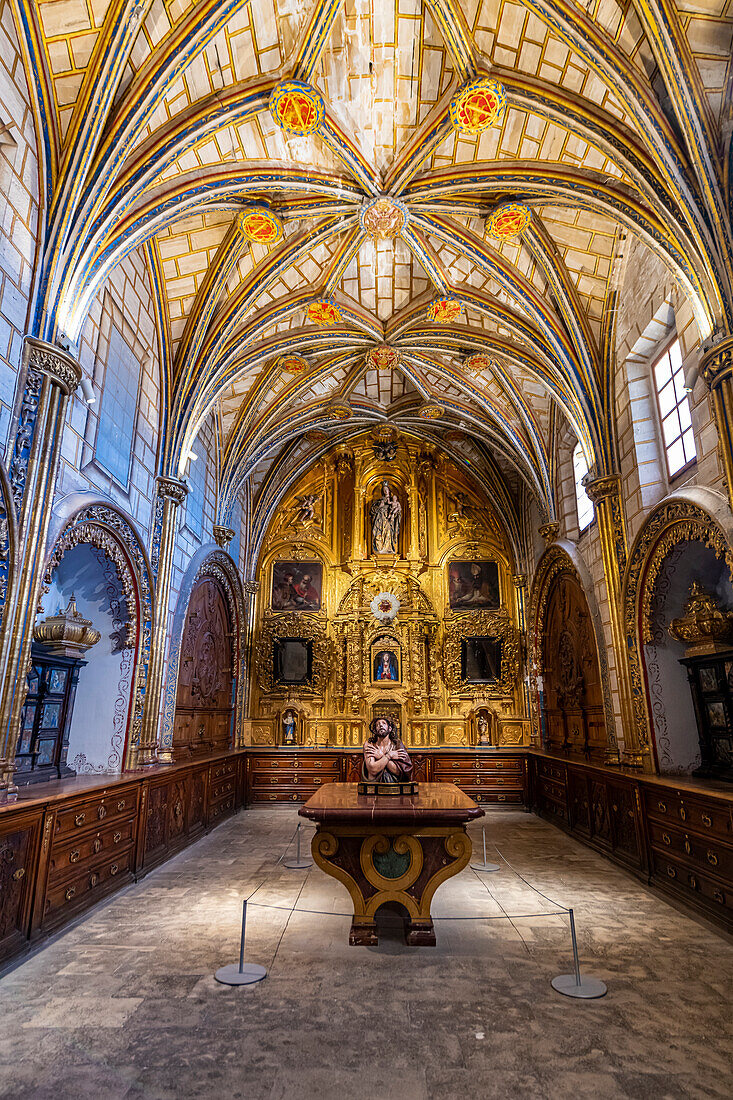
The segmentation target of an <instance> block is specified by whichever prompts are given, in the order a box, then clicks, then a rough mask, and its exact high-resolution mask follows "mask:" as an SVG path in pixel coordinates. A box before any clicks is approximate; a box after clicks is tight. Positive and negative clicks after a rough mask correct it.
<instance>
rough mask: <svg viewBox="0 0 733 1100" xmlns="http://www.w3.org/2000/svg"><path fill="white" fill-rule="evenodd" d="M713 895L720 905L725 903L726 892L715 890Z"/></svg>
mask: <svg viewBox="0 0 733 1100" xmlns="http://www.w3.org/2000/svg"><path fill="white" fill-rule="evenodd" d="M713 897H714V898H715V900H716V901H717V902H718V903H719V904H720V905H725V894H724V893H723V891H722V890H713Z"/></svg>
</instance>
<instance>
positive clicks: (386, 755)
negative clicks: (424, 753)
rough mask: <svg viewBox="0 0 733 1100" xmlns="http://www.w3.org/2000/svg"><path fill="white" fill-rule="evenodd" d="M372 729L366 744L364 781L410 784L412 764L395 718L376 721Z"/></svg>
mask: <svg viewBox="0 0 733 1100" xmlns="http://www.w3.org/2000/svg"><path fill="white" fill-rule="evenodd" d="M369 730H370V732H371V737H369V738H368V739H367V740H366V741H365V742H364V764H363V767H362V770H361V777H362V779H363V780H365V781H366V782H371V783H375V782H376V783H406V782H407V781H408V780H409V779H410V777H411V776H412V761H411V760H410V757H409V756H408V754H407V749H406V748H405V746H404V745H403V744H402V742H401V741H400V739H399V737H398V736H397V727H396V726H395V724H394V722H393V721H392V719H391V718H375V719H374V721H373V722H370V724H369Z"/></svg>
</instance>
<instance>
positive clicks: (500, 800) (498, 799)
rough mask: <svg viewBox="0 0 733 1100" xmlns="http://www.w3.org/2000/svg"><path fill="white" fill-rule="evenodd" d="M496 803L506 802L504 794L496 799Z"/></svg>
mask: <svg viewBox="0 0 733 1100" xmlns="http://www.w3.org/2000/svg"><path fill="white" fill-rule="evenodd" d="M497 802H506V795H505V794H500V795H499V797H498V798H497Z"/></svg>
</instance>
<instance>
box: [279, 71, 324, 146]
mask: <svg viewBox="0 0 733 1100" xmlns="http://www.w3.org/2000/svg"><path fill="white" fill-rule="evenodd" d="M269 108H270V111H271V113H272V117H273V118H274V119H275V122H276V123H277V124H278V126H279V127H280V129H281V130H283V131H284V132H285V133H286V134H293V135H294V136H296V137H304V136H305V135H306V134H312V133H315V131H316V130H317V129H318V128H319V126H320V125H321V123H322V122H323V119H324V117H325V114H326V105H325V103H324V100H323V96H322V95H321V93H320V92H319V91H318V90H317V89H316V88H313V87H312V86H311V85H310V84H306V83H305V82H304V81H302V80H283V81H281V83H280V84H278V85H276V87H275V88H273V90H272V95H271V96H270V102H269Z"/></svg>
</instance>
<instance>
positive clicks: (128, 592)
mask: <svg viewBox="0 0 733 1100" xmlns="http://www.w3.org/2000/svg"><path fill="white" fill-rule="evenodd" d="M83 544H86V545H90V546H95V547H96V548H97V549H98V550H101V551H102V552H103V553H104V554H105V555H106V557H107V558H108V559H109V560H110V561H111V562H112V564H113V565H114V567H115V570H116V572H117V576H118V577H119V580H120V586H121V588H122V591H123V594H124V596H125V603H126V606H127V616H128V618H127V623H126V624H125V632H126V645H127V646H129V647H132V648H135V647H137V652H138V665H137V677H136V683H135V689H134V697H133V705H132V720H131V723H130V738H129V744H130V746H131V747H132V746H136V745H138V744H139V741H140V732H141V728H142V717H143V708H144V704H145V692H146V688H147V679H148V664H149V661H150V644H151V638H152V628H153V605H152V578H151V576H150V569H149V567H148V563H147V560H146V557H145V554H144V552H143V550H142V547H141V545H140V542H139V540H138V537H137V535H136V534H135V532H134V530H133V529H132V527H131V526H130V524H129V523H128V522H127V520H126V519H125V518H124V516H122V515H121V514H120V513H119V512H117V511H116V510H115V509H114V508H111V507H109V506H108V505H105V504H92V505H90V506H89V507H87V508H83V509H82V510H81V511H80V512H78V513H77V514H76V516H75V517H74V518H73V519H72V521H71V523H69V525H68V526H67V527H66V528H65V529H64V531H63V532H62V533H61V535H60V536H59V538H58V539H57V540H56V543H55V544H54V547H53V549H52V551H51V555H50V557H49V558H48V561H47V563H46V570H45V573H44V578H43V585H42V586H41V591H40V597H39V600H41V599H42V598H43V596H45V595H46V593H47V592H48V591H49V589H50V587H51V583H52V580H53V573H54V570H55V569H56V568H57V566H58V564H59V562H60V561H61V559H62V557H63V556H64V554H65V553H66V552H67V550H71V549H73V548H74V547H75V546H81V545H83ZM39 609H40V602H39Z"/></svg>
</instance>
